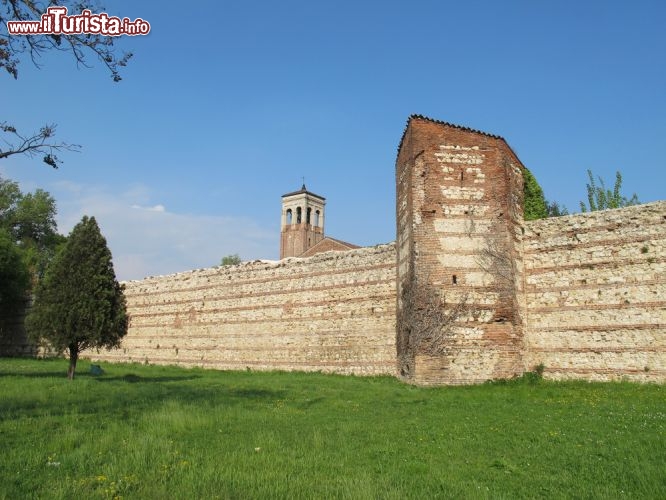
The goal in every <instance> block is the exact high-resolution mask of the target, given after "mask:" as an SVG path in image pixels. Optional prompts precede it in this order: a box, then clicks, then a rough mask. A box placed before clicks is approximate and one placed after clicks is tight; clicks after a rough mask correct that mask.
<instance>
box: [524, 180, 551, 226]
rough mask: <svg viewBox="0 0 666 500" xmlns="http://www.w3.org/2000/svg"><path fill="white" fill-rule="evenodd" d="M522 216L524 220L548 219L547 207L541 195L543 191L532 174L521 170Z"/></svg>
mask: <svg viewBox="0 0 666 500" xmlns="http://www.w3.org/2000/svg"><path fill="white" fill-rule="evenodd" d="M523 196H524V198H523V199H524V201H523V203H524V205H523V214H524V215H523V216H524V218H525V220H536V219H545V218H546V217H548V206H547V204H546V198H545V197H544V195H543V189H541V186H540V185H539V183H538V182H537V180H536V177H534V175H532V172H530V171H529V170H527V169H525V170H523Z"/></svg>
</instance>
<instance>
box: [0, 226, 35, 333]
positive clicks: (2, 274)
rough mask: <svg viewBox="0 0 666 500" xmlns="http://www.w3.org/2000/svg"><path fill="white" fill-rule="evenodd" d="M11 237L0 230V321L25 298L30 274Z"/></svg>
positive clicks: (12, 312) (13, 310)
mask: <svg viewBox="0 0 666 500" xmlns="http://www.w3.org/2000/svg"><path fill="white" fill-rule="evenodd" d="M21 257H22V256H21V253H20V251H19V249H18V247H17V246H16V244H15V243H14V242H13V241H12V237H11V235H10V234H9V233H8V232H7V231H6V230H5V229H2V228H0V320H2V319H3V318H7V317H8V316H10V315H13V314H14V313H15V312H16V311H17V310H18V309H19V308H20V307H21V306H22V305H23V303H24V301H25V299H26V298H27V290H28V286H29V283H30V273H29V272H28V268H27V267H26V265H25V263H24V262H23V259H22V258H21Z"/></svg>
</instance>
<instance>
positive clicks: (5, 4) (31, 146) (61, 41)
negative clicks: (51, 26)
mask: <svg viewBox="0 0 666 500" xmlns="http://www.w3.org/2000/svg"><path fill="white" fill-rule="evenodd" d="M54 3H57V4H58V5H62V6H64V7H67V8H68V10H69V12H70V14H73V13H77V14H78V13H80V12H81V11H82V10H84V9H89V10H90V11H91V12H95V13H97V12H100V11H101V10H103V7H102V6H101V5H96V4H95V2H94V0H66V1H60V2H53V1H49V2H46V1H33V0H0V70H1V69H3V68H4V69H5V70H6V71H7V73H9V75H11V76H13V77H14V79H17V78H18V66H19V64H20V62H21V59H22V58H25V57H29V58H30V60H31V61H32V62H33V64H35V66H37V67H39V64H38V63H37V61H38V59H39V58H40V57H42V56H43V55H44V54H45V53H47V52H49V51H52V50H56V51H62V52H68V53H70V54H71V55H72V57H73V58H74V60H75V61H76V64H77V65H82V66H86V67H89V65H90V59H91V58H92V59H95V58H96V59H98V60H99V61H101V62H102V64H103V65H104V66H105V67H106V68H107V70H108V71H109V72H110V73H111V78H112V79H113V81H114V82H119V81H120V80H121V79H122V78H121V76H120V69H121V68H122V67H123V66H125V65H126V64H127V62H128V61H129V59H130V58H131V57H132V54H131V53H127V54H125V53H123V54H122V55H120V56H119V55H117V54H116V52H115V47H114V45H113V44H114V39H113V37H111V36H103V35H92V34H80V35H77V34H74V35H26V36H18V35H10V34H9V32H8V30H7V21H34V20H39V19H40V17H41V15H42V14H43V13H45V12H46V9H47V8H48V7H49V6H51V5H53V4H54ZM0 118H2V117H0ZM55 131H56V125H54V124H51V125H48V124H47V125H44V126H43V127H41V128H40V129H39V130H38V131H33V132H28V133H24V132H20V131H18V130H17V129H16V127H14V126H13V125H12V124H11V123H8V122H6V121H2V120H0V144H3V147H2V148H0V159H2V158H8V157H9V156H12V155H16V154H25V155H27V156H29V157H34V156H37V155H39V156H42V160H43V161H44V163H46V164H47V165H50V166H51V167H53V168H58V164H59V163H60V160H59V159H58V156H57V154H56V153H58V152H60V151H78V150H79V148H80V146H78V145H76V144H68V143H66V142H59V141H56V140H55V139H54V136H55Z"/></svg>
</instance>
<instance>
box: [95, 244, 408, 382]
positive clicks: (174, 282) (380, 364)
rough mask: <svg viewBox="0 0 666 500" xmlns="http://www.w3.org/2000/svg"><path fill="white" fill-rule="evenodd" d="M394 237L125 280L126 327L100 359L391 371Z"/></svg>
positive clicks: (348, 371)
mask: <svg viewBox="0 0 666 500" xmlns="http://www.w3.org/2000/svg"><path fill="white" fill-rule="evenodd" d="M395 258H396V257H395V247H394V245H393V244H389V245H380V246H377V247H370V248H361V249H358V250H350V251H348V252H329V253H323V254H319V255H316V256H314V257H310V258H306V259H298V258H289V259H284V260H282V261H279V262H265V261H256V262H251V263H244V264H240V265H238V266H229V267H215V268H210V269H201V270H197V271H191V272H185V273H179V274H174V275H169V276H160V277H155V278H147V279H144V280H141V281H131V282H128V283H126V290H125V294H126V297H127V304H128V313H129V315H130V327H129V331H128V334H127V336H126V337H125V338H124V339H123V342H122V347H121V348H120V349H117V350H112V351H105V350H101V351H99V353H97V352H95V351H90V352H87V353H84V356H86V357H90V358H92V359H95V360H104V361H112V362H116V361H127V362H130V361H133V362H148V363H155V364H178V365H182V366H202V367H209V368H217V369H246V368H251V369H258V370H264V369H268V370H302V371H323V372H334V373H344V374H352V373H353V374H367V375H371V374H372V375H374V374H393V373H395Z"/></svg>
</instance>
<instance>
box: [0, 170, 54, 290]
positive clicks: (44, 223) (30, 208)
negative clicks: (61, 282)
mask: <svg viewBox="0 0 666 500" xmlns="http://www.w3.org/2000/svg"><path fill="white" fill-rule="evenodd" d="M56 213H57V209H56V203H55V200H54V199H53V197H52V196H51V195H50V194H49V193H48V192H46V191H44V190H42V189H37V190H36V191H35V192H34V193H23V192H21V190H20V189H19V186H18V184H17V183H16V182H13V181H10V180H7V179H2V178H0V228H1V229H4V230H5V231H6V232H7V233H8V234H9V235H10V237H11V240H12V241H13V243H14V244H16V246H17V247H18V248H19V250H20V252H21V254H22V256H23V259H24V261H25V263H26V264H27V266H28V268H29V270H30V272H31V274H32V275H33V277H34V278H35V279H37V278H38V277H39V276H41V275H42V274H43V273H44V270H45V268H46V266H47V265H48V262H49V261H50V260H51V259H52V258H53V255H54V254H55V251H56V249H57V247H58V245H60V244H62V243H63V241H64V239H65V238H64V236H62V235H60V234H58V232H57V225H56V220H55V216H56Z"/></svg>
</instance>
